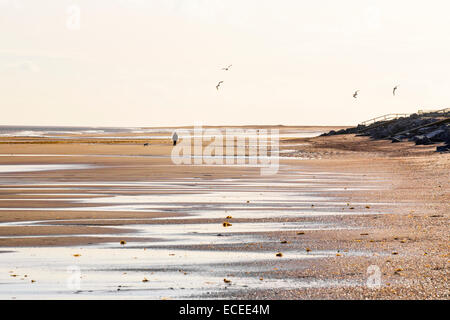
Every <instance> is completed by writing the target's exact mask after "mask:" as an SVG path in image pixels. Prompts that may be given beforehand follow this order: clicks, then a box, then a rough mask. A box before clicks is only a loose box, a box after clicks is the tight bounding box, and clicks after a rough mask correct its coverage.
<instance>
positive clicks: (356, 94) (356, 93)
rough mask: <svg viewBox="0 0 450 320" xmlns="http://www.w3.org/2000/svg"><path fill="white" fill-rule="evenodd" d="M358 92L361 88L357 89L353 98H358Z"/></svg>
mask: <svg viewBox="0 0 450 320" xmlns="http://www.w3.org/2000/svg"><path fill="white" fill-rule="evenodd" d="M358 92H359V90H356V91H355V93H354V94H353V98H355V99H356V97H357V96H358Z"/></svg>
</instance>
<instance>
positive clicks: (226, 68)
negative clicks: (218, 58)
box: [222, 64, 232, 71]
mask: <svg viewBox="0 0 450 320" xmlns="http://www.w3.org/2000/svg"><path fill="white" fill-rule="evenodd" d="M231 66H232V64H230V65H229V66H228V67H225V68H222V70H225V71H228V70H229V69H230V68H231Z"/></svg>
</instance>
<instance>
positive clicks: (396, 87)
mask: <svg viewBox="0 0 450 320" xmlns="http://www.w3.org/2000/svg"><path fill="white" fill-rule="evenodd" d="M397 89H398V86H395V87H394V89H393V90H392V94H393V95H394V96H395V91H396V90H397Z"/></svg>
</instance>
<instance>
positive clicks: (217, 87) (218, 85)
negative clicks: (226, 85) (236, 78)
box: [216, 81, 223, 90]
mask: <svg viewBox="0 0 450 320" xmlns="http://www.w3.org/2000/svg"><path fill="white" fill-rule="evenodd" d="M221 83H223V81H219V83H218V84H217V86H216V89H217V90H219V87H220V84H221Z"/></svg>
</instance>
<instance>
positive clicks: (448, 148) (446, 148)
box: [436, 144, 450, 152]
mask: <svg viewBox="0 0 450 320" xmlns="http://www.w3.org/2000/svg"><path fill="white" fill-rule="evenodd" d="M436 152H450V144H446V145H445V146H438V147H436Z"/></svg>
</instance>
